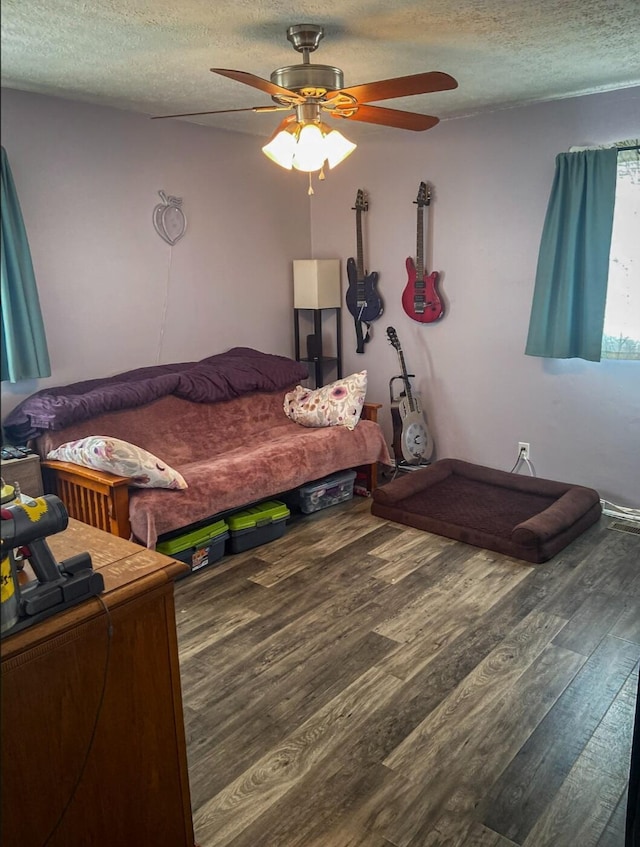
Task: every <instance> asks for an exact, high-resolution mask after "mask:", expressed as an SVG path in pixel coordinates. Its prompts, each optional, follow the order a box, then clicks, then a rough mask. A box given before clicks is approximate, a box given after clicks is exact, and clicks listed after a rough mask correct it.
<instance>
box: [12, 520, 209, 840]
mask: <svg viewBox="0 0 640 847" xmlns="http://www.w3.org/2000/svg"><path fill="white" fill-rule="evenodd" d="M47 541H48V543H49V546H50V547H51V550H52V552H53V555H54V556H55V557H56V560H57V561H60V560H62V559H64V558H67V557H68V556H71V555H73V554H75V553H81V552H83V551H89V552H90V553H91V557H92V560H93V566H94V568H95V569H96V570H100V572H101V573H102V574H103V576H104V581H105V591H104V593H103V594H102V595H101V600H102V602H101V601H100V600H98V599H90V600H87V601H85V602H84V603H82V604H80V605H78V606H76V607H74V608H72V609H69V610H67V611H65V612H60V613H58V614H56V615H54V616H53V617H51V618H49V619H47V620H45V621H42V622H41V623H39V624H35V625H33V626H31V627H28V628H27V629H25V630H23V631H22V632H18V633H16V634H14V635H7V636H6V637H5V638H3V640H2V649H1V655H2V686H1V710H0V712H1V722H2V783H1V784H2V801H1V802H2V810H1V811H2V817H1V821H0V841H1V843H2V844H6V845H7V847H9V845H16V847H18V845H19V847H42V845H44V844H45V843H46V844H47V847H85V845H86V847H89V845H95V847H101V846H102V845H105V847H106V845H109V847H134V845H136V847H144V845H154V847H165V846H166V847H193V845H194V835H193V823H192V817H191V802H190V794H189V781H188V773H187V757H186V745H185V734H184V724H183V717H182V694H181V688H180V671H179V666H178V647H177V639H176V627H175V610H174V601H173V580H174V578H175V576H176V575H178V574H180V573H182V572H184V570H185V569H186V568H187V566H186V565H183V564H182V563H180V562H176V561H175V560H173V559H170V558H168V557H166V556H163V555H161V554H159V553H156V552H154V551H152V550H147V549H145V548H144V547H140V546H138V545H137V544H132V543H131V542H129V541H126V540H124V539H122V538H118V537H116V536H114V535H109V534H108V533H105V532H102V531H101V530H98V529H94V528H93V527H89V526H87V525H85V524H82V523H80V522H78V521H74V520H71V521H70V524H69V528H68V529H66V530H65V531H64V532H62V533H59V534H57V535H54V536H50V537H49V538H48V539H47Z"/></svg>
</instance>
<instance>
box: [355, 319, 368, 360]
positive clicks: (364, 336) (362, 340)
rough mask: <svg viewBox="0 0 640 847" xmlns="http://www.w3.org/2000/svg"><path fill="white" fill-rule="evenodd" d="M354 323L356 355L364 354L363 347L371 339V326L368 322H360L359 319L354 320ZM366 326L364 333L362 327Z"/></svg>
mask: <svg viewBox="0 0 640 847" xmlns="http://www.w3.org/2000/svg"><path fill="white" fill-rule="evenodd" d="M353 320H354V323H355V325H356V353H364V345H365V344H366V343H367V342H368V341H369V340H370V338H371V333H370V329H371V324H370V323H369V322H368V321H361V320H360V318H354V319H353ZM363 324H364V326H366V328H367V331H366V333H365V332H363V330H362V325H363Z"/></svg>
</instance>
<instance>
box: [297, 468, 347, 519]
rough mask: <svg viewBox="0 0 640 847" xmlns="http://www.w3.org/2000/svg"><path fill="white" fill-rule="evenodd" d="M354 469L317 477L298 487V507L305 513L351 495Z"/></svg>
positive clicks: (331, 504) (338, 501) (340, 500)
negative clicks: (320, 477) (313, 480)
mask: <svg viewBox="0 0 640 847" xmlns="http://www.w3.org/2000/svg"><path fill="white" fill-rule="evenodd" d="M355 478H356V472H355V471H340V473H336V474H332V475H331V476H326V477H324V479H317V480H316V481H315V482H309V483H307V485H303V486H301V487H300V490H299V492H298V494H299V497H300V509H301V511H303V512H304V513H305V514H307V515H308V514H310V513H311V512H317V511H318V509H326V508H327V506H333V505H335V504H336V503H342V502H343V501H344V500H350V499H351V498H352V497H353V483H354V481H355Z"/></svg>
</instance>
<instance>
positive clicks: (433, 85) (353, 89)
mask: <svg viewBox="0 0 640 847" xmlns="http://www.w3.org/2000/svg"><path fill="white" fill-rule="evenodd" d="M323 37H324V28H323V27H321V26H318V25H317V24H296V25H295V26H290V27H289V28H288V29H287V39H288V40H289V41H290V42H291V44H292V45H293V48H294V49H295V50H297V51H298V53H302V64H298V65H288V66H286V67H283V68H277V69H276V70H275V71H273V73H272V74H271V79H270V80H266V79H262V78H261V77H259V76H255V74H252V73H248V72H247V71H237V70H230V69H227V68H211V71H212V72H213V73H216V74H220V75H221V76H224V77H228V78H229V79H234V80H236V81H237V82H242V83H244V84H245V85H250V86H251V87H252V88H257V89H259V90H260V91H264V93H265V94H269V95H271V99H272V100H273V101H274V103H275V105H270V106H249V107H246V108H239V109H216V110H213V111H206V112H189V113H186V114H180V115H160V116H157V117H156V118H155V119H156V120H157V119H162V118H187V117H196V116H199V115H219V114H223V113H228V112H279V111H291V110H294V112H295V114H290V115H288V116H287V117H286V118H285V119H284V120H283V121H282V122H281V123H280V125H279V126H278V127H277V129H276V131H275V132H274V134H273V136H272V138H271V142H273V141H275V142H276V144H277V145H278V144H279V147H278V151H277V154H276V155H273V151H272V152H269V147H270V144H271V142H270V144H267V145H266V146H265V148H263V150H264V152H265V153H266V155H267V156H269V157H270V158H272V159H273V160H274V161H276V162H277V163H278V164H280V165H282V166H283V167H286V168H291V167H292V166H293V167H297V168H298V169H299V170H306V171H309V172H310V171H313V170H319V169H321V167H322V165H323V163H324V161H325V159H326V160H327V161H328V162H329V165H330V166H333V165H334V164H337V163H338V162H339V161H342V159H344V158H345V157H346V156H347V155H349V153H350V152H351V151H352V150H353V149H355V144H351V142H348V141H347V140H346V139H345V138H344V137H343V136H342V135H341V134H340V133H338V132H336V131H335V130H334V131H333V132H331V128H330V127H328V126H327V125H326V124H324V123H322V120H321V118H322V115H323V113H326V114H327V115H329V116H330V117H332V118H346V119H348V120H353V121H361V122H364V123H372V124H380V125H382V126H389V127H395V128H398V129H409V130H414V131H417V132H420V131H423V130H427V129H431V127H434V126H435V125H436V124H437V123H438V122H439V118H436V117H434V116H433V115H422V114H419V113H415V112H404V111H400V110H398V109H387V108H383V107H381V106H371V105H369V104H370V103H371V102H372V101H373V102H375V101H379V100H391V99H393V98H394V97H407V96H411V95H414V94H428V93H431V92H435V91H446V90H447V89H452V88H457V87H458V83H457V81H456V80H455V79H454V78H453V77H451V76H449V74H446V73H441V72H439V71H430V72H428V73H421V74H413V75H411V76H401V77H396V78H394V79H385V80H379V81H377V82H369V83H364V84H362V85H354V86H350V87H348V88H345V87H344V76H343V73H342V71H341V70H340V68H334V67H331V66H330V65H316V64H312V63H311V62H310V61H309V54H310V53H313V52H314V51H315V50H317V48H318V45H319V43H320V41H321V39H322V38H323ZM305 129H309V130H311V129H313V130H314V131H315V132H316V134H317V133H318V132H319V133H320V135H321V138H322V140H323V141H327V140H329V142H330V143H329V147H331V149H332V150H333V148H335V152H334V153H333V159H332V157H331V155H330V154H329V153H326V154H325V155H324V156H323V157H322V159H321V160H320V159H319V158H318V156H315V157H313V156H312V157H311V159H312V160H313V161H311V159H310V160H309V161H303V160H302V157H301V156H298V161H297V162H296V156H295V152H294V147H295V145H296V144H297V143H298V141H299V140H300V138H301V134H302V132H303V131H304V130H305ZM308 135H309V136H311V132H309V133H308ZM338 137H339V138H338ZM282 140H284V142H285V147H286V154H285V156H284V160H281V158H280V152H279V151H280V148H281V147H282V144H281V143H279V142H282ZM332 142H333V144H332ZM342 142H344V143H345V144H346V145H347V146H348V149H346V148H345V147H344V145H343V144H342ZM289 152H290V153H291V155H290V156H289ZM318 162H319V164H318ZM310 164H313V166H312V167H310V166H309V165H310Z"/></svg>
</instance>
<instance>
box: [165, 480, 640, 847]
mask: <svg viewBox="0 0 640 847" xmlns="http://www.w3.org/2000/svg"><path fill="white" fill-rule="evenodd" d="M369 507H370V501H369V500H366V499H362V498H358V497H356V498H355V499H354V500H353V501H350V502H349V503H346V504H343V505H341V506H334V507H331V508H330V509H325V510H324V511H322V512H317V513H315V514H314V515H311V516H308V517H305V518H300V519H298V520H294V521H292V522H291V524H290V525H289V527H288V530H287V533H286V534H285V536H284V537H283V538H281V539H278V540H277V541H274V542H272V543H270V544H267V545H263V546H261V547H259V548H256V549H254V550H252V551H248V552H246V553H242V554H239V555H236V556H233V557H228V558H225V559H224V560H223V561H222V562H221V563H220V565H219V566H218V567H213V568H210V569H209V570H204V571H202V572H200V573H198V574H194V575H193V576H190V577H188V578H187V579H184V580H182V581H181V582H179V583H178V584H177V586H176V609H177V619H178V637H179V644H180V655H181V669H182V684H183V699H184V711H185V721H186V732H187V746H188V756H189V772H190V782H191V796H192V805H193V812H194V824H195V830H196V838H197V840H198V842H199V844H200V847H223V845H232V847H439V846H440V845H443V847H444V845H446V847H459V846H460V845H467V846H468V847H471V846H473V847H513V845H522V847H622V845H623V844H624V819H625V811H626V789H627V781H628V775H629V761H630V750H631V738H632V727H633V717H634V708H635V697H636V690H637V679H638V664H639V660H640V537H639V536H637V535H630V534H625V533H621V532H616V531H613V530H608V529H607V526H608V524H609V521H610V519H609V518H606V517H603V518H602V519H601V521H600V523H599V524H596V525H595V526H593V527H592V528H591V529H590V530H588V531H587V532H586V533H585V534H584V535H582V536H581V537H580V538H579V539H577V540H576V541H575V542H574V543H573V544H572V545H571V546H570V547H568V548H567V549H566V550H564V551H563V552H562V553H560V554H559V555H558V556H556V557H555V559H553V560H552V561H551V562H550V563H548V564H546V565H537V566H533V565H529V564H527V563H524V562H521V561H519V560H515V559H510V558H508V557H506V556H502V555H500V554H497V553H491V552H489V551H486V550H480V549H478V548H475V547H470V546H467V545H464V544H462V543H460V542H454V541H450V540H448V539H445V538H442V537H439V536H435V535H430V534H428V533H424V532H420V531H418V530H415V529H412V528H410V527H404V526H400V525H398V524H393V523H390V522H388V521H385V520H382V519H380V518H375V517H372V516H371V514H370V512H369Z"/></svg>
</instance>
